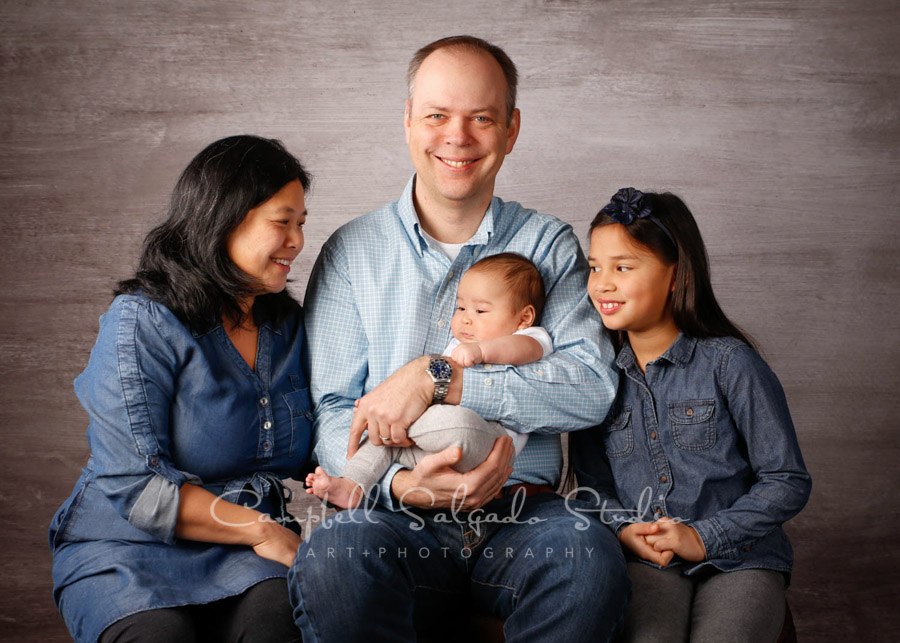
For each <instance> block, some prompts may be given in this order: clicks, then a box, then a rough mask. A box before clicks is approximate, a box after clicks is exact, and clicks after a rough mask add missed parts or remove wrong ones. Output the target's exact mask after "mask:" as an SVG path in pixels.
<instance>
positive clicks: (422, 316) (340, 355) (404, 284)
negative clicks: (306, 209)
mask: <svg viewBox="0 0 900 643" xmlns="http://www.w3.org/2000/svg"><path fill="white" fill-rule="evenodd" d="M414 183H415V176H413V178H412V179H410V181H409V183H408V184H407V186H406V189H405V190H404V191H403V196H401V197H400V199H399V200H398V201H394V202H393V203H390V204H388V205H386V206H384V207H383V208H379V209H378V210H375V211H373V212H370V213H369V214H367V215H364V216H362V217H359V218H358V219H354V220H353V221H351V222H349V223H347V224H346V225H344V226H342V227H341V228H339V229H338V230H337V231H336V232H335V233H334V234H333V235H332V236H331V238H330V239H329V240H328V241H327V242H326V243H325V245H324V246H323V247H322V252H321V253H320V254H319V257H318V259H317V260H316V264H315V267H314V268H313V271H312V274H311V276H310V279H309V286H308V287H307V291H306V298H305V303H304V309H305V321H306V330H307V337H308V342H309V374H310V389H311V393H312V400H313V404H314V407H315V422H314V435H315V437H314V441H315V451H314V452H315V456H316V458H317V459H318V461H319V464H321V465H322V467H324V469H325V470H326V471H327V472H328V473H329V474H331V475H337V474H340V472H341V470H342V469H343V467H344V464H345V462H346V453H347V440H348V438H349V435H350V422H351V418H352V415H353V403H354V402H355V401H356V400H357V399H359V398H360V397H362V396H363V395H364V394H366V393H368V392H369V391H371V390H372V389H373V388H375V386H377V385H378V384H379V383H381V382H382V381H383V380H384V379H385V378H387V377H388V376H389V375H391V374H392V373H393V372H394V371H396V370H397V369H398V368H400V367H401V366H403V365H404V364H406V363H408V362H410V361H411V360H413V359H415V358H417V357H421V356H422V355H426V354H440V353H441V352H442V351H443V350H444V348H445V347H446V346H447V342H449V341H450V337H451V334H450V318H451V317H452V316H453V313H454V311H455V309H456V287H457V285H458V284H459V279H460V276H461V275H462V274H463V273H464V272H465V271H466V269H467V268H468V267H469V266H471V265H472V264H473V263H474V262H475V261H477V260H478V259H479V258H483V257H486V256H489V255H493V254H498V253H500V252H517V253H519V254H522V255H525V256H526V257H529V258H530V259H531V260H532V261H533V262H534V263H535V265H536V266H537V267H538V270H539V271H540V273H541V277H542V278H543V280H544V287H545V288H546V291H547V302H546V306H545V309H544V313H543V316H542V318H541V320H540V324H541V326H543V327H544V328H545V329H546V330H547V331H548V332H549V333H550V336H551V337H552V338H553V345H554V348H555V350H554V352H553V353H552V354H551V355H548V356H547V357H545V358H544V359H542V360H540V361H538V362H533V363H531V364H525V365H523V366H506V365H486V366H483V365H479V366H476V367H474V368H467V369H465V373H464V375H463V394H462V401H461V402H460V404H461V405H462V406H465V407H468V408H470V409H472V410H474V411H476V412H478V413H479V414H480V415H481V416H482V417H484V418H485V419H486V420H496V421H499V422H501V423H502V424H503V425H504V426H507V427H509V428H511V429H513V430H514V431H519V432H523V433H529V434H531V435H530V438H529V440H528V443H527V444H526V446H525V448H524V449H523V450H522V452H521V453H520V454H519V456H518V457H517V458H516V461H515V464H514V470H513V473H512V476H511V477H510V480H509V482H508V483H507V484H515V483H518V482H530V483H535V484H549V485H553V486H556V485H557V484H558V483H559V480H560V470H561V468H562V450H561V448H560V440H559V434H560V433H561V432H564V431H574V430H577V429H584V428H587V427H590V426H594V425H596V424H599V423H600V422H602V421H603V418H604V417H605V416H606V413H607V410H608V409H609V406H610V404H612V401H613V399H614V397H615V393H616V385H617V383H618V375H617V371H616V369H615V365H614V361H613V360H614V354H613V349H612V346H611V345H610V343H609V340H608V339H607V338H606V336H605V334H604V333H603V330H602V326H601V324H600V318H599V315H598V314H597V313H596V311H594V309H593V307H592V305H591V303H590V300H589V299H588V297H587V276H588V266H587V262H586V261H585V258H584V254H583V253H582V251H581V247H580V246H579V244H578V239H577V238H576V237H575V234H574V233H573V231H572V227H571V226H570V225H569V224H567V223H564V222H562V221H560V220H559V219H556V218H554V217H551V216H548V215H545V214H538V213H537V212H535V211H534V210H526V209H525V208H523V207H522V206H521V205H519V204H518V203H515V202H510V203H505V202H503V201H502V200H501V199H499V198H497V197H496V196H495V197H494V198H493V200H492V201H491V205H490V207H489V208H488V210H487V213H486V214H485V216H484V219H483V220H482V222H481V225H480V226H479V228H478V231H477V232H476V233H475V235H474V236H473V237H472V238H471V239H469V240H468V241H467V242H466V243H465V244H464V246H463V247H462V249H461V250H460V253H459V256H457V258H456V260H455V261H453V262H452V263H451V262H450V259H449V258H448V257H447V255H445V254H444V253H443V252H442V251H441V250H440V249H439V248H436V247H435V248H432V247H430V246H429V244H428V242H427V241H426V240H425V238H424V237H423V236H422V234H421V233H420V228H419V222H418V218H417V216H416V212H415V209H414V206H413V200H412V191H413V186H414ZM401 468H403V467H401V466H400V465H398V464H393V465H391V468H390V469H389V470H388V472H387V474H385V476H384V477H383V478H382V483H381V484H382V486H381V489H380V500H381V502H382V503H384V504H385V505H387V506H389V507H391V508H393V509H397V508H398V507H397V506H396V505H397V503H396V502H395V501H394V500H393V499H392V498H391V494H390V484H391V480H392V478H393V477H394V475H395V474H396V473H397V471H399V470H400V469H401Z"/></svg>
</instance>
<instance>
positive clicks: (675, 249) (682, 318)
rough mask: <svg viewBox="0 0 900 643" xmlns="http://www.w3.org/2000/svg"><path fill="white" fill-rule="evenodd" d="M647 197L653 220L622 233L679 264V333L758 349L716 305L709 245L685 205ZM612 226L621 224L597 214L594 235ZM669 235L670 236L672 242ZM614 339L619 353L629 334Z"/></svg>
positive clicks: (670, 197)
mask: <svg viewBox="0 0 900 643" xmlns="http://www.w3.org/2000/svg"><path fill="white" fill-rule="evenodd" d="M644 195H645V196H646V197H649V199H650V207H651V209H652V216H653V218H652V219H651V218H649V217H645V218H635V219H634V220H633V221H632V222H631V223H629V224H627V225H625V226H624V228H625V231H626V232H627V233H628V236H630V237H631V238H632V239H633V240H634V241H635V242H636V243H638V244H639V245H641V246H644V247H645V248H647V249H648V250H650V251H651V252H653V254H654V255H656V256H657V257H659V258H660V260H662V261H663V262H664V263H666V264H667V265H670V266H671V265H677V267H676V269H675V292H673V293H672V313H673V316H674V318H675V325H676V326H677V327H678V330H680V331H681V332H682V333H684V334H685V335H686V336H688V337H695V338H698V339H703V338H706V337H734V338H736V339H739V340H741V341H742V342H744V343H746V344H748V345H749V346H754V347H755V344H754V342H753V339H752V338H751V337H750V336H749V335H747V334H746V333H745V332H744V331H742V330H741V329H740V328H738V327H737V326H736V325H735V324H734V323H732V322H731V320H730V319H728V317H727V316H726V315H725V313H724V312H723V311H722V308H721V307H720V306H719V302H717V301H716V296H715V295H714V294H713V289H712V280H711V279H710V273H709V255H707V253H706V245H705V244H704V243H703V237H702V236H701V235H700V229H699V228H698V227H697V222H696V221H695V220H694V216H693V215H692V214H691V211H690V210H689V209H688V207H687V205H685V203H684V201H682V200H681V199H680V198H678V197H677V196H675V195H674V194H672V193H670V192H663V193H656V192H645V193H644ZM653 219H656V221H654V220H653ZM611 223H617V222H616V221H614V220H613V219H612V218H610V216H609V215H608V214H605V213H604V212H602V211H601V212H598V213H597V216H596V217H594V220H593V221H591V229H590V233H593V231H594V230H595V229H596V228H600V227H602V226H606V225H609V224H611ZM663 228H665V229H663ZM666 231H668V232H669V233H670V234H671V235H672V238H671V239H670V238H669V236H668V235H667V234H666ZM673 240H674V243H673ZM614 335H615V336H614V337H613V343H614V344H616V349H618V348H620V347H621V346H622V344H623V343H624V341H625V333H624V332H623V331H618V332H617V333H615V334H614Z"/></svg>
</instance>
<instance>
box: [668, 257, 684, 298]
mask: <svg viewBox="0 0 900 643" xmlns="http://www.w3.org/2000/svg"><path fill="white" fill-rule="evenodd" d="M677 279H678V264H677V263H676V264H675V265H674V266H672V283H671V284H670V286H669V292H670V293H672V294H674V293H675V282H676V280H677ZM684 285H685V286H687V277H685V278H684Z"/></svg>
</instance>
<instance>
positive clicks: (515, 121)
mask: <svg viewBox="0 0 900 643" xmlns="http://www.w3.org/2000/svg"><path fill="white" fill-rule="evenodd" d="M521 127H522V114H521V112H519V108H518V107H516V108H515V109H514V110H513V113H512V116H511V117H510V119H509V126H508V127H507V129H506V153H507V154H509V153H510V152H512V151H513V146H514V145H515V144H516V139H517V138H519V129H520V128H521Z"/></svg>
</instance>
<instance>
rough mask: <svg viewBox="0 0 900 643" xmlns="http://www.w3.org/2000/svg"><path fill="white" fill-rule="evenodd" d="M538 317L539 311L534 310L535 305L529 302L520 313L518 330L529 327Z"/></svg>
mask: <svg viewBox="0 0 900 643" xmlns="http://www.w3.org/2000/svg"><path fill="white" fill-rule="evenodd" d="M536 317H537V313H536V312H535V310H534V306H532V305H531V304H528V305H527V306H525V308H523V309H522V312H521V313H519V328H518V330H523V329H525V328H529V327H530V326H531V325H532V324H534V320H535V318H536Z"/></svg>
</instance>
